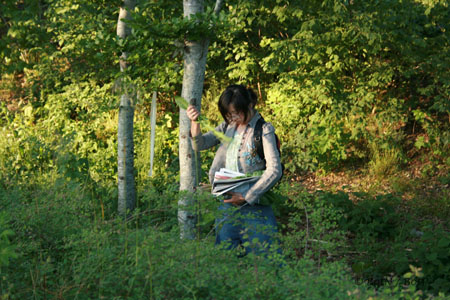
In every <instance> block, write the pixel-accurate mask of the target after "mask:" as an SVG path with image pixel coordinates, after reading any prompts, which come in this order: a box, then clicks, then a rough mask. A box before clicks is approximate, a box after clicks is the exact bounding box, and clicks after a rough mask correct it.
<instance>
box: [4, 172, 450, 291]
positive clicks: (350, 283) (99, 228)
mask: <svg viewBox="0 0 450 300" xmlns="http://www.w3.org/2000/svg"><path fill="white" fill-rule="evenodd" d="M96 188H97V187H96V186H95V185H90V184H86V182H78V181H76V180H66V179H64V178H61V177H60V175H58V174H57V173H55V174H53V175H48V176H47V177H41V178H40V179H39V180H34V182H29V183H27V184H24V183H22V184H21V185H16V186H6V185H5V182H1V184H0V201H1V202H0V205H1V208H2V210H3V211H5V212H6V213H5V214H4V215H3V218H2V219H1V220H2V222H1V227H2V228H1V230H0V233H1V232H3V234H2V235H1V237H2V242H1V243H0V246H1V247H2V248H1V249H0V258H1V259H0V262H1V265H0V268H1V273H2V276H1V285H0V288H1V295H2V299H102V298H103V299H122V298H127V299H274V298H280V299H330V298H333V299H347V298H348V297H352V298H362V299H366V298H368V297H373V299H416V298H418V297H420V295H422V294H423V295H427V293H433V294H434V296H431V295H432V294H430V296H423V297H424V298H426V297H429V298H434V299H444V296H443V295H442V294H441V296H438V294H439V292H447V293H448V290H446V289H447V288H448V282H449V278H448V274H449V272H448V267H449V265H450V264H449V261H448V260H449V256H448V251H446V250H447V249H448V246H449V242H450V238H449V235H448V233H446V232H445V230H444V229H443V228H437V227H436V228H434V227H431V225H430V224H428V225H427V226H425V225H424V226H420V227H419V226H418V224H414V223H412V222H409V221H408V216H405V215H401V213H400V212H398V211H396V209H395V207H396V202H397V201H398V199H396V198H395V197H393V196H384V197H379V198H370V197H369V196H367V195H358V196H359V197H360V199H361V201H359V202H357V203H353V202H352V201H350V200H349V197H348V194H346V193H327V192H319V193H307V192H306V191H305V190H304V189H302V188H301V186H299V185H288V184H287V183H283V184H281V185H279V186H278V187H277V192H278V193H281V194H284V195H287V197H283V198H282V199H283V200H284V201H285V202H281V201H280V202H279V203H277V204H275V206H276V207H275V208H276V210H277V211H278V219H279V221H280V224H283V226H282V230H281V231H282V234H281V235H280V240H281V242H282V251H283V255H281V256H280V255H278V254H277V253H272V254H270V255H269V258H264V257H261V256H254V255H248V256H246V257H244V258H238V255H237V253H235V252H233V251H225V250H222V249H220V248H219V247H214V245H213V244H214V243H213V239H214V233H213V220H214V211H215V206H214V205H215V204H214V203H213V200H212V199H211V198H210V197H209V196H206V195H205V196H200V198H201V199H200V201H201V206H199V208H200V211H201V218H200V222H199V225H200V228H199V231H198V238H197V240H195V241H180V239H179V233H178V227H177V220H176V205H175V204H176V201H177V193H178V192H177V188H176V186H174V187H172V188H171V187H170V186H168V188H167V190H162V191H161V190H159V191H158V188H157V187H155V186H152V185H151V182H149V183H148V184H147V185H146V187H145V188H143V189H142V190H140V192H139V195H140V198H139V208H138V209H137V210H136V211H135V213H134V214H133V216H132V217H131V218H130V219H129V220H128V221H124V220H121V219H119V218H117V217H116V216H115V214H114V213H112V212H111V211H108V210H107V211H106V213H105V212H103V213H102V204H101V203H100V201H99V199H97V194H96V193H95V192H93V189H96ZM107 201H108V200H107V199H106V198H105V199H103V202H107ZM413 224H414V225H413ZM413 229H414V231H413ZM211 230H212V231H211ZM5 232H7V233H5ZM211 232H212V234H211ZM5 262H6V263H5ZM410 265H411V266H410ZM406 277H407V278H406Z"/></svg>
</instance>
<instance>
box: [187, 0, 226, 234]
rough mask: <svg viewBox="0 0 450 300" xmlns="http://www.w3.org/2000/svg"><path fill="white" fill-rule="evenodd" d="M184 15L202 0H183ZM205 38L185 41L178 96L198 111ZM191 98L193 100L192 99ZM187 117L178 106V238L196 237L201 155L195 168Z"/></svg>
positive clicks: (200, 6) (198, 7)
mask: <svg viewBox="0 0 450 300" xmlns="http://www.w3.org/2000/svg"><path fill="white" fill-rule="evenodd" d="M222 2H223V1H220V0H218V1H217V3H216V6H215V12H216V13H218V11H219V10H220V8H221V6H222ZM183 9H184V16H185V17H188V18H189V17H190V16H191V15H193V14H196V13H202V12H203V10H204V0H183ZM208 44H209V41H208V39H206V38H205V39H204V40H201V41H185V48H184V75H183V88H182V91H181V97H183V98H184V99H186V100H187V101H189V102H190V103H192V102H194V103H195V105H196V107H197V109H198V110H199V111H200V107H201V97H202V92H203V82H204V79H205V68H206V57H207V54H208ZM193 99H195V100H194V101H193ZM190 126H191V123H190V120H189V118H188V117H187V115H186V111H185V110H184V109H181V108H180V133H179V142H180V145H179V158H180V191H187V192H188V194H186V195H184V196H181V197H180V198H179V200H178V222H179V226H180V238H181V239H194V238H195V224H196V221H197V216H196V214H195V210H194V207H195V199H194V198H193V197H192V194H191V195H189V193H192V192H194V190H195V188H196V183H198V180H199V178H196V177H197V175H199V174H200V170H199V169H200V168H199V166H200V155H199V153H197V155H196V157H197V170H196V165H195V154H194V151H193V150H192V146H191V143H190V140H189V131H190Z"/></svg>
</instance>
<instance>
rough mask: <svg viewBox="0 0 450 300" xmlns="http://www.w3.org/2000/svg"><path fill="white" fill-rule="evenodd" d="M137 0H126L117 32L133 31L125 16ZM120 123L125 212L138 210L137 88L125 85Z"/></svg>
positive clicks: (121, 197)
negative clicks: (135, 126)
mask: <svg viewBox="0 0 450 300" xmlns="http://www.w3.org/2000/svg"><path fill="white" fill-rule="evenodd" d="M134 6H135V2H134V0H124V5H123V6H122V7H121V8H120V13H119V20H118V21H117V35H118V36H119V37H120V38H122V39H123V38H126V37H127V36H129V35H130V34H131V28H129V26H127V24H126V23H125V22H123V21H122V19H130V18H131V15H130V11H132V10H134ZM126 59H127V53H125V52H123V53H122V55H121V58H120V71H122V72H124V71H125V70H126V68H127V61H126ZM120 90H121V92H122V93H123V94H122V96H121V97H120V108H119V124H118V132H117V165H118V166H117V173H118V194H119V197H118V211H119V214H120V215H122V216H126V215H127V213H128V212H130V211H132V210H134V208H135V204H136V184H135V179H134V141H133V118H134V103H135V101H134V99H133V98H134V97H135V93H134V92H133V91H132V90H133V89H132V88H131V87H128V86H123V85H122V86H121V89H120Z"/></svg>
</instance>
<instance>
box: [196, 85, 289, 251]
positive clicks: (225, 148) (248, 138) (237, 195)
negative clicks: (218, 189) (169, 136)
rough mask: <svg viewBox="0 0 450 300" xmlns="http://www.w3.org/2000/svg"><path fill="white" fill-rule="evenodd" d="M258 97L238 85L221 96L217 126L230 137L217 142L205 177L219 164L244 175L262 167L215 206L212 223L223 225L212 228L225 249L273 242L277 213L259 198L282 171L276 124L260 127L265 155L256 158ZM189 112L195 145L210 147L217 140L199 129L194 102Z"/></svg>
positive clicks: (247, 248) (250, 248)
mask: <svg viewBox="0 0 450 300" xmlns="http://www.w3.org/2000/svg"><path fill="white" fill-rule="evenodd" d="M256 100H257V97H256V94H255V93H254V92H253V91H252V90H251V89H247V88H245V87H244V86H242V85H230V86H228V87H227V88H226V89H225V91H224V92H223V93H222V95H221V96H220V98H219V102H218V106H219V111H220V113H221V114H222V116H223V118H224V122H222V124H220V125H219V126H218V127H217V128H216V130H217V131H219V132H222V133H224V134H225V135H226V136H228V137H230V138H232V140H231V142H228V143H222V144H221V145H220V146H219V148H218V150H217V152H216V155H215V157H214V160H213V163H212V166H211V169H210V171H209V180H210V182H211V183H213V181H214V174H215V172H216V171H219V170H220V169H221V168H227V169H230V170H233V171H236V172H241V173H245V174H248V173H252V172H255V171H258V170H264V172H263V174H262V176H261V178H259V179H258V181H256V182H254V183H249V184H248V185H247V186H245V187H240V189H239V192H236V191H235V192H229V193H228V198H227V199H224V200H223V203H222V205H221V206H220V208H219V210H221V211H222V212H223V216H222V217H220V218H218V219H217V220H216V224H217V225H221V228H220V229H219V228H216V244H220V243H222V242H225V241H226V242H230V243H231V244H230V245H229V248H235V247H237V246H239V245H243V244H244V243H245V252H246V253H248V252H250V251H253V252H256V253H261V252H265V251H266V249H267V246H269V245H271V244H272V240H273V236H274V234H275V233H276V230H277V229H276V227H277V225H276V221H275V217H274V214H273V211H272V208H271V206H270V205H261V204H259V202H260V200H261V197H262V196H263V195H264V193H265V192H267V191H268V190H269V189H270V188H271V187H272V186H273V185H274V184H275V183H276V182H277V181H278V180H279V179H280V178H281V173H282V168H281V162H280V155H279V152H278V149H277V144H276V138H275V129H274V127H273V126H272V125H271V124H270V123H264V125H263V127H262V137H261V138H262V145H263V149H264V156H265V157H264V159H263V158H261V157H259V155H258V153H257V150H256V147H255V145H254V130H255V125H256V123H257V121H258V119H260V118H261V115H260V114H259V113H258V112H257V111H256V110H255V108H254V107H255V104H256ZM187 115H188V117H189V119H190V120H191V138H192V145H193V148H194V150H196V151H201V150H205V149H209V148H211V147H214V146H216V145H218V144H219V143H220V140H219V139H218V138H217V137H216V136H215V135H214V134H213V132H208V133H206V134H202V133H201V129H200V124H199V123H197V122H196V120H197V119H198V117H199V115H200V113H199V112H198V111H197V109H196V108H195V107H194V106H189V107H188V108H187ZM233 207H236V208H238V213H235V212H232V211H233V209H232V208H233ZM247 241H248V242H250V243H246V242H247ZM255 243H256V244H255Z"/></svg>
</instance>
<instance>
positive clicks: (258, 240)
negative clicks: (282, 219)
mask: <svg viewBox="0 0 450 300" xmlns="http://www.w3.org/2000/svg"><path fill="white" fill-rule="evenodd" d="M276 233H277V222H276V220H275V216H274V214H273V211H272V207H270V206H265V205H259V204H255V205H253V206H251V205H248V204H247V205H244V206H241V207H239V208H236V207H235V206H233V205H232V204H230V203H222V205H221V206H220V207H219V217H218V218H217V219H216V245H219V244H222V243H229V244H228V245H227V244H225V248H227V249H234V248H236V247H238V246H240V245H242V246H243V247H244V249H245V255H246V254H248V253H250V252H253V253H255V254H267V252H268V250H269V248H270V247H271V246H272V245H273V242H274V239H275V234H276ZM277 252H280V251H277Z"/></svg>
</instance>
